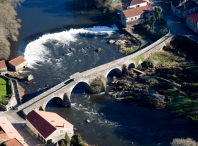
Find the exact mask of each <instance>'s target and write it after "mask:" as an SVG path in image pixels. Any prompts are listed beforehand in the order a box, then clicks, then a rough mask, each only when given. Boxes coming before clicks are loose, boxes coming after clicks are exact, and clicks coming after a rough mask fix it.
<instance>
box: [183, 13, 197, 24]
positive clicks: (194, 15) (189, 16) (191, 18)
mask: <svg viewBox="0 0 198 146" xmlns="http://www.w3.org/2000/svg"><path fill="white" fill-rule="evenodd" d="M186 17H187V18H188V19H190V20H191V21H192V22H194V23H195V24H198V13H194V14H191V15H187V16H186Z"/></svg>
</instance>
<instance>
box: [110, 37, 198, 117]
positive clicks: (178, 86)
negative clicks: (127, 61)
mask: <svg viewBox="0 0 198 146" xmlns="http://www.w3.org/2000/svg"><path fill="white" fill-rule="evenodd" d="M178 42H180V43H178ZM185 43H186V44H189V43H187V41H184V40H183V41H182V43H181V38H180V37H176V38H175V39H174V41H172V42H171V43H170V44H169V43H167V44H166V46H165V47H164V49H163V50H162V51H158V52H155V53H154V54H152V55H151V56H150V57H149V58H147V59H146V60H144V55H141V56H139V57H137V58H136V64H137V63H138V62H139V61H140V60H144V61H143V62H142V63H141V64H140V65H139V66H138V69H139V70H141V71H143V72H145V73H146V76H138V74H137V73H135V72H134V71H133V70H132V69H128V68H127V67H125V68H126V69H127V70H128V71H127V73H125V74H123V73H122V76H119V77H113V79H114V80H113V82H112V84H111V86H112V90H111V92H110V94H111V95H112V96H114V97H115V99H116V100H119V101H122V102H126V103H132V104H135V105H140V106H146V107H149V108H152V109H161V108H165V107H166V108H167V109H168V110H169V111H170V113H172V114H174V115H176V116H179V117H183V118H186V119H189V120H193V121H198V92H197V87H198V65H197V63H198V59H197V57H196V55H195V53H194V51H195V52H197V51H196V50H195V49H196V48H195V47H196V46H195V45H194V47H193V46H192V47H191V49H190V50H188V51H187V50H186V49H185V47H187V46H186V45H185ZM182 45H183V46H182ZM188 48H189V46H188ZM193 50H194V51H193ZM192 52H193V53H192ZM123 68H124V67H123Z"/></svg>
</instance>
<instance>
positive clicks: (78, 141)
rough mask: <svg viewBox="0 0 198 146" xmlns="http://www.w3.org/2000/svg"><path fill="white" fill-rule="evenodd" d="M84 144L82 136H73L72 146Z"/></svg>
mask: <svg viewBox="0 0 198 146" xmlns="http://www.w3.org/2000/svg"><path fill="white" fill-rule="evenodd" d="M81 143H82V138H81V136H80V134H78V133H76V134H74V135H73V136H72V139H71V144H72V145H74V146H79V145H80V144H81Z"/></svg>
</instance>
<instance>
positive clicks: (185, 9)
mask: <svg viewBox="0 0 198 146" xmlns="http://www.w3.org/2000/svg"><path fill="white" fill-rule="evenodd" d="M171 8H172V11H173V14H174V15H176V16H177V17H179V18H181V19H186V16H187V15H190V14H193V13H195V12H197V9H198V5H197V4H196V2H194V1H187V2H185V3H183V4H182V5H181V4H179V5H178V6H176V7H174V6H173V4H172V6H171Z"/></svg>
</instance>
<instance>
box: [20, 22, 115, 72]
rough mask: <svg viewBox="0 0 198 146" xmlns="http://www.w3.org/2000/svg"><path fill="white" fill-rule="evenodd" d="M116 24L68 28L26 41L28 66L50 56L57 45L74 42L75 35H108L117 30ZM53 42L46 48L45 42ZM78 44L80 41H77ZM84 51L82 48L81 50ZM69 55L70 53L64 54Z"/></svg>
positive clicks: (25, 56) (25, 54)
mask: <svg viewBox="0 0 198 146" xmlns="http://www.w3.org/2000/svg"><path fill="white" fill-rule="evenodd" d="M117 30H118V28H117V27H116V25H112V27H108V26H94V27H92V28H81V29H70V30H68V31H62V32H58V33H53V34H44V35H42V36H40V37H39V38H38V39H36V40H34V41H32V42H30V43H28V44H27V45H26V47H25V52H24V58H25V59H26V60H27V62H28V67H29V68H33V67H34V65H35V64H36V61H40V62H45V61H48V59H49V58H50V57H51V54H52V53H53V52H54V50H55V49H57V48H58V47H60V46H62V47H64V48H65V47H68V46H69V45H70V43H71V42H76V41H77V39H76V35H79V34H95V35H96V36H97V35H108V36H110V35H111V34H113V32H115V31H117ZM48 43H50V44H53V45H54V47H51V48H48V47H47V46H46V44H48ZM79 44H80V43H79ZM22 47H24V44H23V43H22V44H21V46H19V50H23V49H22ZM83 51H84V50H83ZM66 55H67V56H71V55H72V53H68V54H66Z"/></svg>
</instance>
